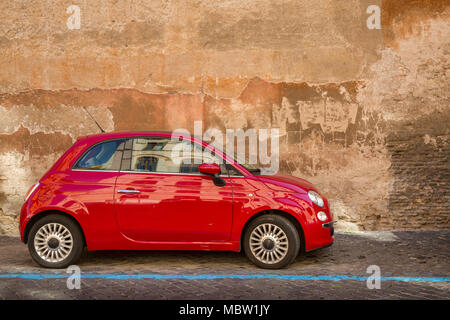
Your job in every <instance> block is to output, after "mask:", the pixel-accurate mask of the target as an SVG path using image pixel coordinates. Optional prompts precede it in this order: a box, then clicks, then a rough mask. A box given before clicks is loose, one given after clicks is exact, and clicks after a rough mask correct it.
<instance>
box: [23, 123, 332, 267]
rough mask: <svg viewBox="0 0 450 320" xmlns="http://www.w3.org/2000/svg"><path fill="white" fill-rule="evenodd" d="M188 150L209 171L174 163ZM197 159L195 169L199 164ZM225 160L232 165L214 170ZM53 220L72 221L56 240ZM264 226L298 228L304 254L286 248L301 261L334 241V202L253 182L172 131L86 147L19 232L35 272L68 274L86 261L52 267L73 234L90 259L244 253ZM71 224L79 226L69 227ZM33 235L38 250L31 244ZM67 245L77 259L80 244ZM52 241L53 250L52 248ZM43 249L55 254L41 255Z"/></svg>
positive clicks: (61, 170)
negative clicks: (125, 253) (149, 253)
mask: <svg viewBox="0 0 450 320" xmlns="http://www.w3.org/2000/svg"><path fill="white" fill-rule="evenodd" d="M169 139H170V140H169ZM171 141H175V142H173V143H172V142H171ZM177 141H178V142H177ZM180 144H183V148H186V146H187V148H188V149H189V148H191V149H190V151H192V154H195V152H196V151H198V152H200V153H201V154H203V159H202V160H200V162H203V164H200V163H198V164H193V165H192V164H191V163H189V161H185V160H186V159H187V158H183V156H182V155H183V153H182V152H181V153H178V155H180V154H181V156H180V158H177V159H175V158H176V157H177V156H173V155H174V154H176V152H175V151H174V150H175V149H176V148H177V147H180ZM111 150H114V152H113V153H112V154H111V152H112V151H111ZM187 154H188V153H187ZM192 154H191V155H190V159H191V162H192V159H193V158H194V157H195V156H192ZM204 154H207V155H208V156H209V155H210V156H211V159H212V160H211V161H205V159H207V160H208V159H209V158H207V156H204ZM216 160H223V162H224V163H225V164H220V165H219V164H215V163H214V162H215V161H216ZM102 161H103V163H102ZM195 161H196V160H195V159H194V161H193V162H195ZM185 162H186V163H187V164H185ZM197 162H198V161H197ZM209 162H210V163H209ZM177 163H179V164H180V165H179V166H178V167H177ZM199 167H200V169H201V170H200V169H199ZM218 168H219V169H220V170H219V169H218ZM177 170H178V171H177ZM216 170H217V171H216ZM221 183H222V184H223V185H220V184H221ZM311 194H313V195H312V196H311ZM315 197H317V199H319V198H320V199H321V202H320V201H319V202H318V201H317V200H315ZM313 200H314V201H313ZM317 203H318V204H319V205H321V206H319V205H318V204H317ZM318 212H321V215H320V218H321V219H322V221H321V220H320V219H319V218H318ZM48 216H51V217H56V216H61V217H64V219H65V220H63V221H62V222H60V223H58V224H56V225H53V229H54V230H53V231H52V225H51V224H49V223H51V222H52V220H51V218H48ZM275 216H276V217H277V218H276V219H278V220H280V219H281V220H280V221H281V222H280V223H281V225H280V223H278V222H277V221H278V220H277V221H275V222H274V223H271V222H270V221H271V220H270V217H275ZM45 217H46V219H47V220H48V221H46V222H47V227H45V226H40V229H39V230H37V225H38V222H40V221H41V220H43V218H45ZM261 217H263V218H261ZM257 219H259V220H261V219H262V220H261V221H262V222H263V223H265V225H264V227H267V228H269V227H273V228H276V226H278V227H280V228H281V229H282V230H284V229H283V228H284V227H283V226H285V225H287V227H286V228H291V229H292V230H294V228H295V233H296V234H297V235H295V239H294V240H292V241H294V242H295V246H293V245H292V244H291V245H290V247H289V244H288V243H287V244H286V247H289V250H291V249H292V250H293V249H295V251H296V252H294V253H292V255H295V256H296V255H297V253H298V252H302V251H311V250H314V249H318V248H321V247H325V246H329V245H331V244H332V243H333V241H334V237H333V215H332V213H331V212H330V209H329V206H328V202H327V200H326V198H325V197H323V196H322V195H320V193H319V191H318V190H317V189H316V188H315V187H314V186H313V185H312V184H311V183H309V182H307V181H306V180H303V179H300V178H296V177H292V176H287V175H278V174H276V175H261V174H255V173H252V172H251V171H250V170H248V169H247V168H246V167H245V166H244V165H241V164H239V163H238V162H236V161H235V160H234V159H233V158H231V157H229V156H227V155H226V154H225V153H223V152H221V151H220V150H216V149H214V148H213V147H212V146H210V145H209V144H207V143H205V142H204V141H202V140H199V139H196V138H194V137H191V136H183V135H176V136H175V137H174V135H173V134H172V133H170V132H163V131H161V132H159V131H158V132H156V131H155V132H115V133H103V134H97V135H91V136H86V137H81V138H79V139H78V140H77V141H76V142H75V144H74V145H73V146H72V147H70V148H69V149H68V150H67V151H66V152H65V153H64V154H63V155H62V156H61V157H60V158H59V159H58V160H57V162H56V163H55V164H54V165H53V166H52V168H51V169H50V170H49V171H48V172H46V173H45V174H44V176H43V177H42V178H41V179H40V180H39V182H38V183H37V184H36V185H34V186H33V187H32V188H31V190H30V192H29V193H28V195H27V198H26V201H25V202H24V204H23V206H22V210H21V215H20V225H19V228H20V235H21V239H22V241H23V242H24V243H28V247H29V249H30V252H31V253H32V256H33V258H34V260H35V261H36V262H38V263H39V264H41V265H43V266H45V267H64V266H67V265H68V263H73V262H74V260H73V259H74V258H78V257H72V258H71V259H69V260H70V261H69V260H67V259H65V260H64V259H63V260H60V261H58V259H57V258H48V259H47V258H46V257H47V256H48V255H51V254H53V253H51V254H50V253H49V252H53V251H52V250H57V249H55V248H53V247H56V246H58V245H59V246H61V245H62V244H63V238H62V237H63V236H62V235H59V236H57V235H56V234H57V233H56V229H57V228H60V229H62V228H64V226H65V225H66V227H67V228H68V229H69V230H71V228H72V229H74V228H79V231H80V232H79V234H80V235H79V237H81V238H82V241H83V245H85V246H86V247H87V249H88V250H227V251H240V250H242V249H243V248H244V249H245V246H244V245H243V241H244V238H245V236H244V235H245V233H246V230H248V228H249V226H250V225H251V224H252V223H254V221H255V220H257ZM264 219H266V220H267V219H269V220H267V221H264ZM64 221H67V222H68V223H69V222H70V221H71V222H70V223H69V224H70V225H67V223H66V224H65V222H64ZM260 225H261V224H260ZM34 229H36V230H34ZM261 230H263V226H262V225H261ZM255 232H256V231H255ZM274 232H275V231H273V232H272V233H270V232H269V231H267V232H266V236H261V237H265V238H264V239H262V238H261V239H259V240H258V241H260V245H263V243H265V244H266V246H263V249H264V250H268V249H267V248H269V247H270V246H271V245H273V246H275V245H276V243H278V242H279V238H277V236H276V235H275V233H274ZM277 232H278V234H279V235H280V234H281V235H282V234H283V233H280V232H279V231H278V230H277ZM30 233H31V234H33V236H35V238H34V241H30ZM69 233H70V232H69ZM73 233H74V232H72V235H73ZM75 233H78V231H75ZM260 233H263V232H262V231H261V232H260ZM288 233H289V232H288ZM52 234H53V235H54V236H53V238H52ZM255 235H257V234H256V233H255V234H254V236H253V238H255ZM249 236H251V235H249ZM58 237H59V238H58ZM289 237H294V235H290V236H289ZM289 237H288V238H289ZM297 237H298V240H296V239H297ZM38 238H39V239H38ZM52 239H53V240H52ZM68 239H69V240H70V241H72V242H71V243H72V247H71V249H70V250H73V246H74V244H73V241H75V239H74V238H73V237H71V238H68ZM51 240H52V241H53V242H52V244H53V245H52V246H49V243H50V241H51ZM69 240H67V250H69V245H70V243H69ZM58 241H59V242H58ZM249 241H250V240H249ZM264 241H265V242H264ZM297 241H298V243H297ZM33 243H34V245H33ZM77 246H80V245H79V244H77ZM39 247H41V248H45V250H46V251H45V252H47V253H43V252H40V251H39V250H38V248H39ZM266 247H267V248H266ZM258 248H259V247H258ZM249 250H250V249H249ZM272 250H273V249H272ZM41 251H44V249H42V250H41ZM78 251H79V250H78ZM37 252H40V253H37ZM60 253H61V256H62V252H60ZM246 253H247V252H246ZM55 255H58V253H55ZM78 255H79V254H78V253H77V254H76V256H78ZM269 255H270V254H269V253H267V256H269ZM275 255H276V252H274V253H273V256H275ZM61 258H62V257H61ZM40 259H41V260H44V261H41V260H40ZM46 259H47V260H50V261H45V260H46ZM267 259H269V258H267ZM288 260H289V261H287V260H286V261H278V262H277V263H265V264H264V263H262V262H261V261H260V262H261V263H258V261H254V262H255V263H256V264H257V265H259V266H261V267H268V268H271V267H273V268H279V267H284V266H285V265H287V264H288V263H290V262H292V260H293V258H292V257H290V258H289V259H288Z"/></svg>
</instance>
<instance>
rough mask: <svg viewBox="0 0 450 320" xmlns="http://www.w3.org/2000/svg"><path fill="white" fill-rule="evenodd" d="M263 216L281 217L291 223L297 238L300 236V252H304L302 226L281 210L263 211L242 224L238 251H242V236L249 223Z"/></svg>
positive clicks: (289, 214)
mask: <svg viewBox="0 0 450 320" xmlns="http://www.w3.org/2000/svg"><path fill="white" fill-rule="evenodd" d="M263 215H279V216H282V217H284V218H286V219H288V220H289V221H290V222H292V224H293V225H294V226H295V229H296V230H297V232H298V234H299V236H300V240H301V241H300V252H304V251H305V234H304V231H303V230H304V229H303V226H302V225H301V223H300V221H298V219H297V218H295V217H294V216H293V215H292V214H291V213H289V212H286V211H283V210H274V209H270V210H263V211H260V212H257V213H255V214H253V215H252V216H251V217H250V218H249V219H248V220H247V221H246V222H245V224H244V227H243V228H242V230H241V235H240V241H239V250H240V251H242V243H243V239H244V234H245V231H246V230H247V227H248V226H249V225H250V223H251V222H252V221H253V220H255V219H257V218H258V217H261V216H263Z"/></svg>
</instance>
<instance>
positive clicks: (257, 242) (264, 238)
mask: <svg viewBox="0 0 450 320" xmlns="http://www.w3.org/2000/svg"><path fill="white" fill-rule="evenodd" d="M299 250H300V236H299V234H298V232H297V229H296V228H295V226H294V225H293V224H292V223H291V222H290V221H289V220H288V219H286V218H284V217H282V216H278V215H269V214H268V215H264V216H261V217H258V218H256V219H255V220H254V221H252V222H251V223H250V225H249V226H248V228H247V229H246V231H245V234H244V251H245V254H246V255H247V257H248V258H249V259H250V261H252V262H253V263H254V264H256V265H257V266H258V267H261V268H265V269H280V268H284V267H286V266H287V265H289V264H290V263H292V262H293V261H294V260H295V258H296V257H297V254H298V252H299Z"/></svg>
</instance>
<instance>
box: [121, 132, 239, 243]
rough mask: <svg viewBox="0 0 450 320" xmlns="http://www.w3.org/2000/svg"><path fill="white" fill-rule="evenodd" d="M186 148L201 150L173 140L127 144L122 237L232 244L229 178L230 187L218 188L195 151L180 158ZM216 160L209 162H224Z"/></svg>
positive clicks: (153, 139) (139, 139)
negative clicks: (206, 172)
mask: <svg viewBox="0 0 450 320" xmlns="http://www.w3.org/2000/svg"><path fill="white" fill-rule="evenodd" d="M180 146H181V147H183V148H184V149H186V146H187V148H191V150H193V148H195V144H194V143H193V142H191V141H186V140H183V141H179V140H178V141H175V140H172V139H171V138H170V137H149V136H147V137H136V138H132V139H130V140H128V141H127V143H126V145H125V150H124V155H123V160H122V168H121V172H120V173H119V176H118V178H117V181H116V187H115V211H116V219H117V224H118V226H119V229H120V232H121V233H122V234H124V235H125V236H126V237H128V238H131V239H133V240H136V241H149V242H211V241H227V240H229V238H230V233H231V223H232V214H233V210H232V207H233V193H232V186H231V182H230V180H229V178H228V177H227V176H225V177H223V179H224V180H225V181H226V184H225V186H223V187H219V186H216V185H215V184H214V182H213V180H212V178H211V177H210V176H208V175H204V174H201V173H199V172H198V170H197V167H198V164H199V163H201V161H199V159H198V158H197V159H196V158H195V157H194V155H193V154H194V152H190V153H187V152H184V151H183V152H181V153H180V152H179V151H180V150H178V151H177V148H178V147H180ZM197 148H198V145H197ZM200 148H201V147H200ZM185 151H186V150H185ZM206 156H208V155H206ZM214 157H215V156H211V155H210V156H209V158H206V157H205V159H206V160H207V161H208V162H211V161H215V162H216V163H217V162H219V161H220V159H218V158H214ZM196 160H197V161H196Z"/></svg>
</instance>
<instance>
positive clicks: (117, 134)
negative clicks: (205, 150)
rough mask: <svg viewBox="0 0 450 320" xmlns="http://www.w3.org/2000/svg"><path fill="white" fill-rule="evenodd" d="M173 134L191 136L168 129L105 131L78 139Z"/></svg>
mask: <svg viewBox="0 0 450 320" xmlns="http://www.w3.org/2000/svg"><path fill="white" fill-rule="evenodd" d="M172 134H174V135H176V136H180V137H191V136H190V135H189V134H180V133H175V132H174V131H167V130H152V131H114V132H103V133H96V134H90V135H86V136H80V137H78V138H77V140H86V139H94V140H107V139H115V138H121V137H136V136H155V135H156V136H157V135H162V136H168V137H170V136H171V135H172Z"/></svg>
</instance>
